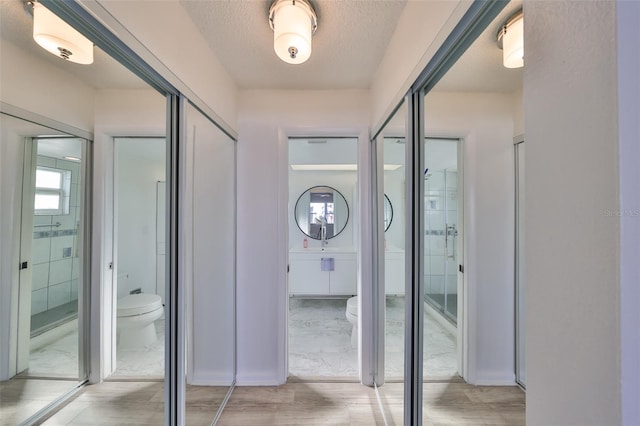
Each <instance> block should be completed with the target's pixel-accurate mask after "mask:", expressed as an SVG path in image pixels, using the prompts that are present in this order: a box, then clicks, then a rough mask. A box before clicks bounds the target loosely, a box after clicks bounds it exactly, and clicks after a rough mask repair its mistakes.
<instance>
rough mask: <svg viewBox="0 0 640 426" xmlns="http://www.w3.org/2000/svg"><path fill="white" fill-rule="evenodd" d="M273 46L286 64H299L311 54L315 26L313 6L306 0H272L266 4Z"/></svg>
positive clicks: (316, 25) (316, 26)
mask: <svg viewBox="0 0 640 426" xmlns="http://www.w3.org/2000/svg"><path fill="white" fill-rule="evenodd" d="M269 25H270V26H271V29H272V30H273V49H274V50H275V51H276V54H277V55H278V57H279V58H280V59H282V60H283V61H285V62H287V63H289V64H301V63H303V62H305V61H306V60H307V59H309V57H310V56H311V38H312V37H313V34H315V32H316V29H317V28H318V18H317V16H316V12H315V10H313V7H312V6H311V3H309V2H308V1H307V0H275V1H274V2H273V4H272V5H271V7H270V8H269Z"/></svg>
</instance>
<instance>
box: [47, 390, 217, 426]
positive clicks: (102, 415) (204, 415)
mask: <svg viewBox="0 0 640 426" xmlns="http://www.w3.org/2000/svg"><path fill="white" fill-rule="evenodd" d="M227 390H228V388H227V387H218V386H190V385H187V389H186V391H185V401H186V403H185V406H186V424H187V425H189V426H210V425H211V422H212V421H213V419H214V417H215V415H216V413H217V412H218V407H220V404H221V403H222V401H223V400H224V397H225V396H226V394H227ZM163 423H164V382H162V381H146V382H135V381H121V382H118V381H109V382H103V383H99V384H97V385H91V386H87V387H85V388H83V389H82V390H81V391H80V392H79V393H78V394H77V395H76V396H75V397H74V398H73V399H72V400H71V401H70V402H69V403H67V404H66V405H65V406H64V407H63V408H61V409H60V410H58V411H57V412H56V413H54V414H53V415H51V416H50V417H49V418H48V419H47V420H46V421H45V422H43V423H42V424H43V425H50V426H62V425H74V426H76V425H96V424H101V425H136V426H138V425H140V426H142V425H149V426H151V425H154V426H155V425H162V424H163Z"/></svg>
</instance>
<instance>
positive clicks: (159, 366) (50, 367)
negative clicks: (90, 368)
mask: <svg viewBox="0 0 640 426" xmlns="http://www.w3.org/2000/svg"><path fill="white" fill-rule="evenodd" d="M155 326H156V335H157V340H156V342H155V343H153V344H151V345H148V346H145V347H140V348H132V349H122V348H120V347H117V348H116V370H115V372H114V373H113V374H112V375H111V376H110V378H145V379H149V378H152V379H159V378H163V377H164V318H161V319H159V320H157V321H156V322H155ZM21 376H26V377H48V378H50V377H55V378H77V377H78V332H77V330H74V331H72V332H70V333H68V334H66V335H65V336H63V337H62V338H60V339H58V340H56V341H54V342H52V343H50V344H48V345H45V346H43V347H41V348H39V349H36V350H34V351H32V352H31V354H30V357H29V369H28V370H27V371H25V372H24V373H22V374H21Z"/></svg>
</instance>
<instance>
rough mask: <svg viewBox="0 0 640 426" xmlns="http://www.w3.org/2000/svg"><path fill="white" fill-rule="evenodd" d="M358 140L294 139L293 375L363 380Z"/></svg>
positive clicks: (291, 243) (291, 152) (291, 187)
mask: <svg viewBox="0 0 640 426" xmlns="http://www.w3.org/2000/svg"><path fill="white" fill-rule="evenodd" d="M357 150H358V139H357V138H291V139H289V250H288V252H289V280H288V281H289V287H288V288H289V375H290V376H295V377H302V378H310V377H322V378H329V377H330V378H348V379H352V380H354V381H355V380H358V371H359V368H358V329H357V320H358V302H357V297H355V296H357V246H358V245H357V237H358V236H357V225H356V224H355V221H356V220H357V219H356V218H358V217H359V216H358V206H357V203H356V200H357V198H358V197H357V170H358V168H357V162H358V156H357Z"/></svg>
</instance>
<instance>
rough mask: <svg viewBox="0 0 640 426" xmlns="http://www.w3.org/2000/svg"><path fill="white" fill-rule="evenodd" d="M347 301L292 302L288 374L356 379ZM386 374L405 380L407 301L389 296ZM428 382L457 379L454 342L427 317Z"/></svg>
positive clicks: (310, 300) (388, 377) (425, 358)
mask: <svg viewBox="0 0 640 426" xmlns="http://www.w3.org/2000/svg"><path fill="white" fill-rule="evenodd" d="M345 309H346V299H302V298H291V299H290V300H289V374H290V376H294V377H302V378H316V377H325V378H326V377H333V378H353V379H357V377H358V370H357V357H358V350H357V348H354V347H352V346H351V324H350V323H349V322H348V321H347V319H346V317H345ZM385 346H386V348H385V375H386V378H387V380H401V379H402V377H403V371H404V370H403V369H404V367H403V366H404V298H402V297H388V298H387V311H386V345H385ZM424 369H425V370H424V371H425V373H424V374H425V377H426V378H429V377H439V378H442V377H445V378H446V377H451V376H455V375H456V374H457V355H456V339H455V337H454V336H452V335H451V334H450V333H449V332H448V331H447V330H446V329H444V328H443V327H442V326H441V325H440V324H439V323H438V322H437V321H435V320H434V318H433V317H432V316H431V315H429V314H425V357H424Z"/></svg>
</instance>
